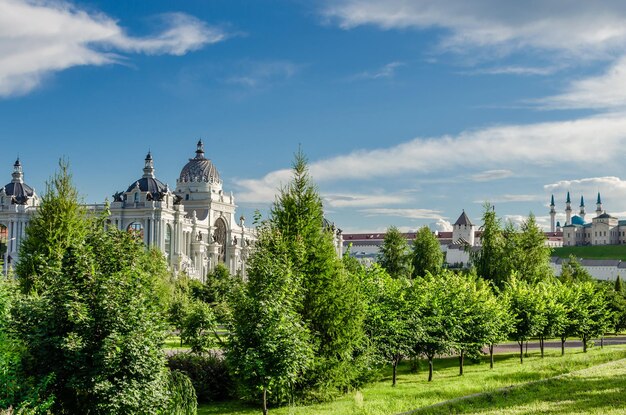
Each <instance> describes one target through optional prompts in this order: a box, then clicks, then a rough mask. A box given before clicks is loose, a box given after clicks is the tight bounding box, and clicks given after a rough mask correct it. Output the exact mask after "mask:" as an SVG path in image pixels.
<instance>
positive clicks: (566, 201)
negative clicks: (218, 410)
mask: <svg viewBox="0 0 626 415" xmlns="http://www.w3.org/2000/svg"><path fill="white" fill-rule="evenodd" d="M565 203H572V201H571V199H570V198H569V192H567V200H565Z"/></svg>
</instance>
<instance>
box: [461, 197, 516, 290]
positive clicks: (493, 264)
mask: <svg viewBox="0 0 626 415" xmlns="http://www.w3.org/2000/svg"><path fill="white" fill-rule="evenodd" d="M483 207H484V212H483V226H482V228H481V230H482V235H481V237H480V240H481V245H480V249H478V250H476V251H471V252H470V260H471V261H472V264H473V266H474V268H476V273H477V274H478V275H479V276H481V277H482V278H484V279H486V280H487V281H491V282H492V283H493V284H494V285H495V286H496V287H502V286H503V284H504V282H505V281H506V279H507V278H508V276H509V275H508V270H509V269H510V267H507V266H505V264H504V263H503V256H504V238H503V235H502V226H501V223H500V219H499V218H498V217H497V216H496V212H495V209H494V207H493V206H492V205H490V204H489V203H485V205H484V206H483Z"/></svg>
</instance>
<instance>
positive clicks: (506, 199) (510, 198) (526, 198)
mask: <svg viewBox="0 0 626 415" xmlns="http://www.w3.org/2000/svg"><path fill="white" fill-rule="evenodd" d="M543 199H545V197H544V196H540V195H510V194H507V195H499V196H493V197H487V198H484V199H480V200H474V203H480V204H483V203H485V201H488V202H489V203H519V202H537V201H541V200H543Z"/></svg>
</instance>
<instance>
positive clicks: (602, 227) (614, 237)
mask: <svg viewBox="0 0 626 415" xmlns="http://www.w3.org/2000/svg"><path fill="white" fill-rule="evenodd" d="M579 209H580V210H579V213H578V215H574V216H572V214H571V212H572V207H571V199H570V193H569V192H567V198H566V201H565V225H563V227H562V228H561V229H562V232H563V246H576V245H619V244H624V243H626V220H619V219H618V218H616V217H614V216H612V215H610V214H608V213H607V212H606V211H605V210H604V209H603V207H602V199H601V197H600V192H598V197H597V199H596V211H595V217H593V218H592V219H591V222H586V221H585V200H584V198H583V196H581V197H580V207H579ZM555 215H556V211H555V205H554V195H553V196H552V198H551V202H550V226H551V228H552V229H559V226H558V225H559V224H558V223H557V224H555V222H554V220H555Z"/></svg>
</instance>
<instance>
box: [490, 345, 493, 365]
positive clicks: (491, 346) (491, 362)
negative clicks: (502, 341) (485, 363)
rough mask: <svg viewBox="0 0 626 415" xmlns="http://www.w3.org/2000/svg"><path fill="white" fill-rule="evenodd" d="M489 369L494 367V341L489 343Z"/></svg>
mask: <svg viewBox="0 0 626 415" xmlns="http://www.w3.org/2000/svg"><path fill="white" fill-rule="evenodd" d="M489 369H493V343H492V344H490V345H489Z"/></svg>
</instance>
